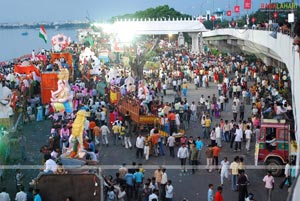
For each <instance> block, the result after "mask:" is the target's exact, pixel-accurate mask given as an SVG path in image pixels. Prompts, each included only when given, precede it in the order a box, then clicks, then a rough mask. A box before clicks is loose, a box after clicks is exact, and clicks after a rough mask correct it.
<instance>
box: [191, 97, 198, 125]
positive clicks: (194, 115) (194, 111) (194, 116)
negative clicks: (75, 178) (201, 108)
mask: <svg viewBox="0 0 300 201" xmlns="http://www.w3.org/2000/svg"><path fill="white" fill-rule="evenodd" d="M191 111H192V118H191V119H192V121H195V122H196V121H197V106H196V104H195V102H194V101H193V102H192V104H191Z"/></svg>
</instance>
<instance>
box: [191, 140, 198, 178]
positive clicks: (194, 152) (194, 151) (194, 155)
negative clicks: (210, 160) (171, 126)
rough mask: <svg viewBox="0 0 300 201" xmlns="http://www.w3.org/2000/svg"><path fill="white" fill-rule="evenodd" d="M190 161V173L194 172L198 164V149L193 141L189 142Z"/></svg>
mask: <svg viewBox="0 0 300 201" xmlns="http://www.w3.org/2000/svg"><path fill="white" fill-rule="evenodd" d="M190 153H191V162H192V173H193V174H195V171H196V169H197V165H198V150H197V148H196V145H195V144H194V143H192V144H191V150H190Z"/></svg>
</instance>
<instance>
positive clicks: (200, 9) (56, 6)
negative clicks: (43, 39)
mask: <svg viewBox="0 0 300 201" xmlns="http://www.w3.org/2000/svg"><path fill="white" fill-rule="evenodd" d="M287 1H288V0H272V2H278V3H282V2H287ZM269 2H270V0H252V9H251V10H249V11H248V13H252V12H255V11H257V10H258V8H259V6H260V4H261V3H269ZM295 3H298V4H299V0H295ZM236 4H237V5H239V6H240V7H241V14H246V11H245V10H244V0H184V1H183V0H106V1H104V0H85V1H84V0H51V1H43V0H28V1H25V0H0V7H1V12H0V23H31V22H64V21H67V20H84V19H86V17H89V18H90V19H91V20H93V21H105V20H109V19H110V18H111V17H113V16H118V15H124V14H131V13H135V12H136V11H141V10H145V9H147V8H151V7H152V8H154V7H157V6H161V5H169V7H171V8H174V9H175V10H177V11H179V12H182V13H184V14H189V15H192V16H198V15H199V14H204V13H205V11H206V10H213V9H217V8H220V9H221V10H233V6H234V5H236Z"/></svg>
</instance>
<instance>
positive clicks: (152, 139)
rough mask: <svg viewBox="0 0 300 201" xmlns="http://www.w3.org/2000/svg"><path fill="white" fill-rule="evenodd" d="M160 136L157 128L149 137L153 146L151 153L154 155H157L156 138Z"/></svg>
mask: <svg viewBox="0 0 300 201" xmlns="http://www.w3.org/2000/svg"><path fill="white" fill-rule="evenodd" d="M159 138H160V134H159V133H158V130H157V129H156V130H155V131H154V134H153V135H152V137H151V141H152V146H153V153H154V154H155V156H158V154H159V153H158V139H159Z"/></svg>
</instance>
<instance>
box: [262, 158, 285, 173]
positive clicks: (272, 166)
mask: <svg viewBox="0 0 300 201" xmlns="http://www.w3.org/2000/svg"><path fill="white" fill-rule="evenodd" d="M266 165H267V170H268V171H269V170H270V171H272V175H273V176H275V177H280V176H281V175H282V174H283V169H282V165H283V164H282V162H281V160H279V159H276V158H272V159H269V160H267V162H266Z"/></svg>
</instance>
